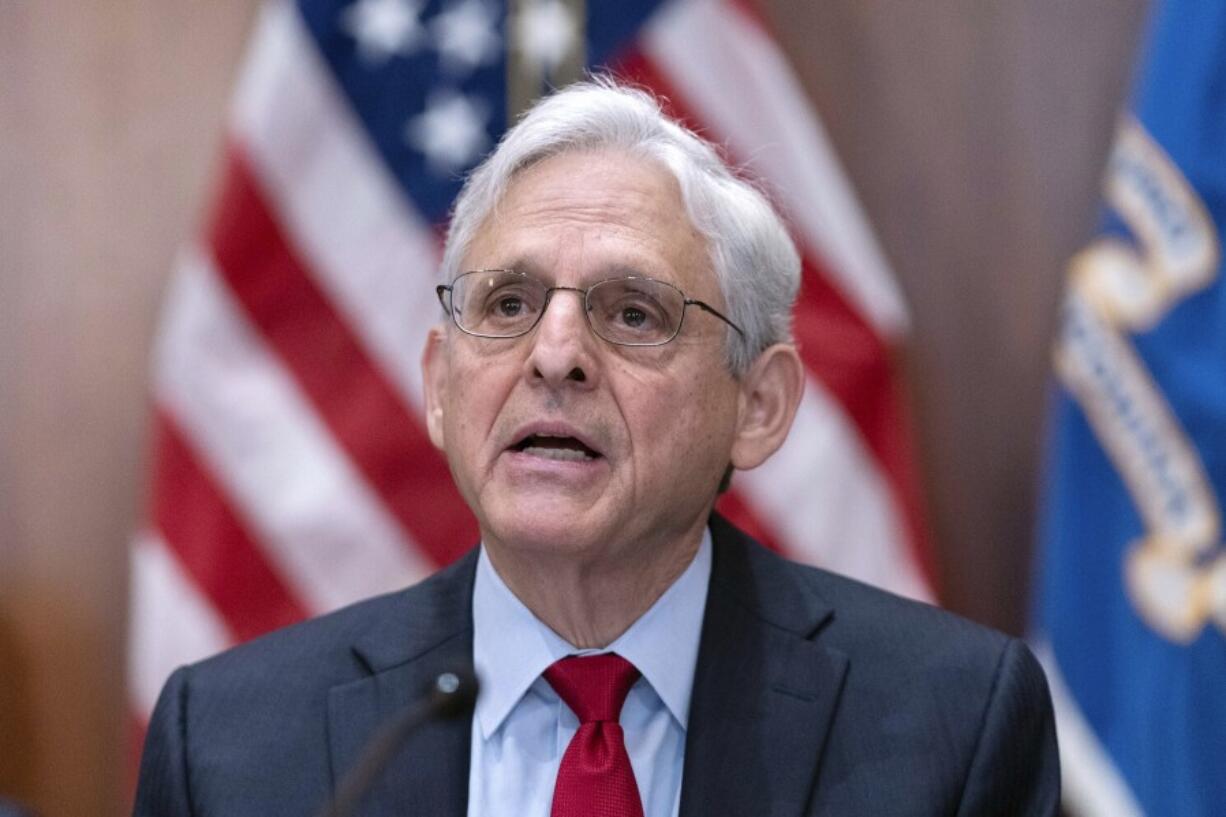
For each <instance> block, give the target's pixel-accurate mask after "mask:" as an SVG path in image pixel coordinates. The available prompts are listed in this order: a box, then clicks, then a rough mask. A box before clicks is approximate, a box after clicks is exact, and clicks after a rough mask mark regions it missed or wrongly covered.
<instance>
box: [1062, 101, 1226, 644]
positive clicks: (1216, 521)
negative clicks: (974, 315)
mask: <svg viewBox="0 0 1226 817" xmlns="http://www.w3.org/2000/svg"><path fill="white" fill-rule="evenodd" d="M1104 187H1105V197H1106V200H1107V203H1108V204H1109V205H1110V206H1111V207H1112V208H1113V209H1114V210H1115V212H1116V213H1117V214H1118V215H1119V217H1120V218H1121V219H1122V220H1123V222H1124V224H1125V225H1126V226H1127V227H1128V229H1129V230H1130V231H1131V233H1132V235H1133V237H1134V238H1135V240H1136V243H1135V245H1134V244H1131V243H1127V242H1124V241H1121V240H1118V239H1113V238H1102V239H1099V240H1097V241H1095V242H1094V243H1092V244H1091V245H1090V246H1089V247H1087V248H1086V249H1085V250H1083V251H1082V252H1080V253H1079V254H1078V255H1077V256H1076V257H1074V259H1073V260H1072V262H1071V264H1070V268H1069V278H1070V280H1069V287H1068V294H1067V296H1066V298H1065V302H1064V305H1063V309H1062V320H1061V328H1060V333H1059V337H1058V339H1057V342H1056V349H1055V368H1056V373H1057V376H1058V377H1059V378H1060V379H1061V381H1062V382H1063V383H1064V384H1065V385H1066V386H1067V387H1068V389H1069V391H1070V393H1071V394H1072V395H1073V398H1074V399H1075V400H1076V401H1077V403H1078V404H1079V405H1080V406H1081V408H1082V410H1083V411H1084V412H1085V416H1086V418H1087V420H1088V421H1089V423H1090V425H1091V427H1092V428H1093V430H1094V433H1095V435H1096V437H1097V438H1098V440H1099V442H1100V443H1101V444H1102V446H1103V449H1104V450H1105V451H1106V452H1107V455H1108V456H1109V457H1110V459H1111V461H1112V463H1113V464H1114V465H1115V467H1116V469H1117V470H1118V472H1119V474H1120V476H1121V478H1122V479H1123V481H1124V484H1125V486H1126V488H1127V490H1128V493H1129V495H1130V496H1131V498H1132V500H1133V503H1134V505H1135V506H1136V508H1137V511H1138V512H1139V514H1140V516H1141V518H1142V521H1143V523H1144V526H1145V534H1144V535H1143V536H1142V537H1141V538H1140V539H1138V540H1137V541H1135V542H1133V543H1131V544H1130V546H1129V548H1128V551H1127V553H1126V556H1125V559H1124V565H1123V574H1124V581H1125V586H1126V587H1127V590H1128V595H1129V598H1130V599H1131V600H1132V602H1133V605H1134V607H1135V608H1136V610H1137V612H1138V614H1139V615H1140V616H1141V618H1142V619H1143V620H1144V621H1145V622H1146V623H1147V624H1148V625H1149V626H1150V627H1151V628H1152V629H1153V630H1155V631H1156V632H1157V633H1159V634H1160V635H1162V636H1164V637H1165V638H1168V639H1170V640H1172V641H1176V642H1178V643H1189V642H1191V641H1192V640H1193V639H1195V638H1196V636H1197V635H1199V633H1200V632H1201V630H1202V629H1203V628H1204V626H1205V625H1206V623H1208V622H1209V621H1211V620H1212V621H1214V622H1216V624H1217V626H1218V627H1220V628H1222V629H1223V631H1226V552H1223V548H1222V547H1221V539H1222V525H1221V509H1220V503H1219V501H1218V499H1217V497H1216V496H1215V494H1214V490H1213V486H1212V484H1211V483H1210V481H1209V478H1208V477H1207V475H1206V474H1205V471H1204V466H1203V464H1202V463H1201V459H1200V456H1199V455H1198V454H1197V451H1196V448H1195V446H1194V445H1193V444H1192V443H1191V441H1190V440H1189V439H1188V437H1187V434H1186V433H1185V432H1184V429H1183V427H1182V426H1181V425H1180V423H1179V420H1178V418H1177V417H1176V416H1175V413H1174V412H1173V411H1172V410H1171V407H1170V405H1169V404H1168V403H1167V401H1166V399H1165V397H1164V396H1163V394H1162V391H1161V389H1160V388H1159V386H1158V384H1157V383H1156V382H1155V381H1154V378H1153V376H1152V375H1151V374H1150V372H1149V371H1148V369H1147V368H1146V366H1145V363H1144V361H1143V360H1142V359H1141V357H1140V356H1139V355H1138V354H1137V351H1136V349H1135V347H1134V345H1133V342H1132V339H1131V337H1130V336H1131V335H1132V334H1135V333H1137V332H1142V331H1145V330H1147V329H1150V328H1153V327H1154V326H1155V325H1156V324H1157V323H1158V322H1159V321H1160V320H1161V319H1162V318H1163V317H1164V316H1166V315H1167V314H1168V313H1169V312H1170V310H1171V309H1172V308H1174V307H1175V306H1176V305H1177V304H1178V303H1179V302H1181V301H1182V300H1183V299H1185V298H1187V297H1188V296H1190V295H1192V294H1194V293H1196V292H1197V291H1199V290H1201V289H1203V288H1204V287H1205V286H1207V285H1209V284H1210V283H1211V282H1212V281H1213V280H1214V278H1215V277H1216V275H1217V268H1218V263H1219V260H1220V250H1219V244H1218V237H1217V232H1216V230H1215V228H1214V225H1213V222H1212V220H1211V219H1210V218H1209V215H1208V214H1207V213H1206V211H1205V207H1204V204H1203V203H1202V201H1201V200H1200V198H1199V196H1198V195H1197V194H1196V191H1195V190H1193V189H1192V186H1191V185H1190V184H1188V181H1187V179H1186V178H1185V177H1184V176H1183V174H1182V173H1181V172H1180V171H1179V169H1178V168H1177V167H1176V166H1175V164H1174V163H1173V162H1172V161H1171V160H1170V158H1169V157H1168V156H1167V155H1166V153H1165V152H1164V151H1163V150H1162V148H1161V147H1159V146H1158V144H1157V143H1155V142H1154V140H1153V139H1152V138H1151V137H1150V135H1149V134H1148V133H1147V132H1146V131H1145V129H1144V128H1143V127H1142V126H1141V124H1140V123H1139V122H1137V121H1136V120H1133V119H1127V120H1125V121H1124V122H1122V123H1121V125H1120V128H1119V132H1118V134H1117V136H1116V142H1115V146H1114V148H1113V150H1112V154H1111V159H1110V161H1109V163H1108V167H1107V174H1106V179H1105V182H1104Z"/></svg>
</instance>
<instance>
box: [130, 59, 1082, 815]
mask: <svg viewBox="0 0 1226 817" xmlns="http://www.w3.org/2000/svg"><path fill="white" fill-rule="evenodd" d="M799 276H800V264H799V261H798V258H797V255H796V251H795V249H794V248H793V246H792V244H791V241H790V239H789V237H788V234H787V231H786V230H785V228H784V226H783V225H782V223H781V222H780V220H779V218H778V216H777V215H776V214H775V213H774V211H773V210H772V208H771V206H770V205H769V204H768V203H767V201H766V199H765V198H764V197H763V196H762V195H761V194H760V193H758V192H757V191H756V190H755V189H754V188H753V187H752V186H750V185H748V184H746V183H745V182H744V181H741V180H740V179H738V178H736V177H735V176H734V175H733V174H732V173H730V172H729V171H728V170H727V169H726V168H725V166H724V165H723V164H722V162H721V161H720V159H719V158H718V157H717V155H716V154H715V152H714V151H713V150H712V149H711V147H710V146H709V145H707V144H706V143H705V142H703V141H702V140H701V139H699V138H698V137H696V136H695V135H694V134H692V133H690V132H689V131H687V130H685V129H683V128H682V127H680V126H679V125H677V124H676V123H674V122H672V121H670V120H669V119H667V118H666V117H664V116H663V115H662V114H661V112H660V110H659V108H658V106H657V105H656V103H655V102H654V101H653V100H652V99H651V98H649V97H647V96H646V95H644V94H641V93H638V92H635V91H631V90H627V89H624V88H620V87H617V86H615V85H612V84H611V83H608V82H597V83H588V84H581V85H577V86H572V87H571V88H569V89H567V90H564V91H562V92H560V93H558V94H555V95H554V96H552V97H550V98H548V99H546V100H545V101H543V102H541V103H539V104H538V105H537V106H536V107H535V108H534V109H533V110H531V111H530V112H529V113H528V114H527V116H525V118H524V119H523V120H521V121H520V123H519V124H518V125H517V126H516V127H514V128H513V129H512V130H510V131H509V132H508V133H507V135H506V136H505V138H504V139H503V141H502V143H501V144H500V145H499V147H498V149H497V150H496V151H495V152H494V153H493V155H491V156H490V157H489V159H488V160H487V161H486V162H485V163H484V164H483V165H482V166H481V167H480V168H479V169H478V170H476V171H475V172H474V173H473V175H472V177H471V178H470V179H469V180H468V182H467V184H466V185H465V187H464V190H463V192H462V193H461V195H460V197H459V199H458V200H457V204H456V210H455V214H454V218H453V220H452V225H451V229H450V232H449V235H448V238H447V245H446V250H445V254H444V260H443V280H444V281H445V283H444V284H443V285H441V286H439V287H438V296H439V299H440V301H441V303H442V308H443V313H444V315H445V320H444V321H443V322H441V323H440V325H439V326H437V327H435V328H434V329H432V330H431V332H430V336H429V340H428V343H427V347H426V351H425V354H424V359H423V367H424V375H425V380H424V382H425V391H426V398H427V400H426V402H427V422H428V427H429V431H430V437H431V439H432V440H433V441H434V443H435V444H436V445H438V446H439V447H440V448H441V449H442V450H443V451H444V452H445V453H446V456H447V459H448V462H449V464H450V467H451V472H452V475H453V477H454V479H455V482H456V484H457V486H458V487H459V489H460V492H461V494H462V495H463V496H464V499H465V501H466V502H467V503H468V505H469V507H471V508H472V511H473V513H474V514H475V515H476V518H477V521H478V523H479V526H480V530H481V544H480V547H479V548H477V549H474V550H473V552H471V553H470V554H469V555H468V556H467V557H466V558H464V559H462V560H461V561H460V562H458V563H457V564H456V565H454V566H452V567H450V568H448V569H446V570H444V571H443V572H441V573H439V574H438V575H436V576H434V577H433V578H431V579H429V580H427V581H426V582H423V583H422V584H420V585H417V586H415V587H412V588H409V589H408V590H404V591H402V592H400V593H396V594H393V595H389V596H385V597H381V598H377V599H373V600H370V601H367V602H363V603H360V604H357V605H355V606H353V607H350V608H347V609H344V610H341V611H340V612H337V613H334V614H331V615H328V616H324V617H322V618H319V619H316V620H314V621H310V622H307V623H304V624H301V625H298V626H295V627H291V628H289V629H287V630H283V631H281V632H278V633H275V634H273V635H271V636H268V637H265V638H262V639H259V640H257V641H255V642H252V643H250V644H247V645H244V646H241V647H238V648H236V649H234V650H231V651H229V652H227V653H225V654H223V655H221V656H219V657H216V658H213V659H210V660H208V661H204V662H202V663H200V664H197V665H193V666H190V667H185V668H182V669H180V670H178V671H177V672H176V673H175V674H174V675H173V676H172V677H171V679H170V681H169V682H168V683H167V685H166V688H165V690H164V691H163V693H162V696H161V699H160V700H159V703H158V705H157V709H156V711H155V712H154V715H153V719H152V722H151V725H150V729H149V736H148V739H147V742H146V746H145V753H144V758H143V761H142V766H141V778H140V784H139V791H138V795H137V805H136V814H138V815H149V816H150V817H153V815H188V814H191V815H199V816H200V817H203V816H204V815H270V814H286V815H308V814H311V813H313V812H315V811H316V810H317V809H318V807H319V805H320V804H321V803H323V802H325V801H327V800H328V799H329V798H330V797H331V796H332V793H333V791H334V789H335V786H336V784H337V781H338V780H340V779H341V778H342V777H343V776H344V775H345V774H346V772H347V771H349V770H350V769H352V768H353V766H354V764H355V763H356V762H357V759H358V758H359V756H360V755H361V753H362V751H363V748H364V747H365V746H366V745H367V744H368V743H369V742H370V740H371V738H372V736H373V735H374V734H375V733H376V732H377V731H378V729H379V727H380V726H381V725H382V724H384V723H385V722H387V721H388V720H390V719H391V718H393V717H394V716H395V715H396V714H397V713H398V712H400V711H401V710H402V709H403V708H404V707H406V706H408V705H409V704H411V703H412V702H413V701H414V700H415V699H417V698H419V697H420V696H421V694H422V690H423V689H424V688H425V687H426V686H427V684H428V682H429V681H430V679H433V678H434V677H436V676H437V675H438V674H439V673H440V672H444V671H446V670H448V669H450V668H453V667H456V666H466V665H472V666H474V667H475V669H476V672H477V675H478V676H479V678H480V680H481V683H482V693H481V696H480V698H479V699H478V702H477V705H476V709H475V711H474V712H473V713H472V716H471V717H465V718H460V719H456V720H451V721H448V720H442V719H439V720H435V721H431V722H428V723H426V724H424V725H423V726H422V728H420V729H418V730H416V731H415V732H413V733H412V734H410V735H409V736H408V737H407V738H406V740H405V742H404V745H403V747H401V748H400V749H399V750H398V751H397V752H396V753H395V754H394V756H393V759H392V761H391V763H390V765H389V767H388V768H387V769H386V771H385V772H384V773H383V774H382V775H381V776H380V777H379V778H378V779H377V780H375V781H374V783H373V785H372V786H371V788H370V790H369V791H368V792H367V793H366V794H365V796H364V798H363V800H362V810H361V812H360V813H362V814H368V815H388V816H389V817H390V815H404V816H405V817H411V816H412V815H430V817H463V815H472V817H512V816H513V817H546V815H549V817H592V816H594V815H599V816H600V817H615V816H616V817H669V816H670V815H682V817H708V816H712V817H713V816H715V815H754V816H755V817H756V816H758V815H778V816H779V817H784V815H788V816H789V817H801V815H873V817H882V816H883V815H899V817H902V815H916V816H917V817H918V816H919V815H1054V814H1056V813H1057V809H1058V801H1059V775H1058V771H1057V758H1056V747H1055V737H1054V728H1053V723H1052V715H1051V705H1050V701H1049V699H1048V693H1047V688H1046V684H1045V682H1044V679H1043V675H1042V672H1041V670H1040V669H1039V668H1038V665H1037V664H1036V663H1035V661H1034V659H1033V658H1032V657H1031V656H1030V654H1029V653H1028V651H1027V650H1026V648H1025V647H1024V646H1023V645H1022V644H1020V643H1019V642H1018V641H1016V640H1013V639H1010V638H1008V637H1006V636H1003V635H1000V634H998V633H995V632H992V631H990V630H986V629H984V628H981V627H978V626H976V625H974V624H971V623H968V622H966V621H963V620H961V619H959V618H957V617H955V616H953V615H950V614H948V613H944V612H941V611H939V610H936V609H934V608H931V607H928V606H926V605H921V604H917V603H914V602H909V601H905V600H902V599H899V598H896V597H894V596H891V595H889V594H886V593H883V592H881V591H877V590H874V589H871V588H868V587H865V586H863V585H860V584H858V583H855V582H852V581H850V580H847V579H843V578H840V577H837V576H834V575H831V574H829V573H826V572H823V571H821V570H816V569H813V568H807V567H801V566H798V565H795V564H791V563H789V562H786V561H784V560H782V559H780V558H779V557H777V556H775V555H773V554H771V553H769V552H767V551H766V550H765V549H763V548H762V547H761V546H760V545H758V544H756V543H755V542H753V541H752V540H751V539H749V538H748V537H747V536H745V535H744V534H742V533H740V532H739V531H737V530H736V529H735V528H733V527H732V526H730V525H729V524H728V523H727V522H725V521H724V520H722V519H721V518H720V517H719V516H717V515H714V514H713V511H712V507H713V505H714V503H715V500H716V497H717V496H718V494H719V492H720V490H721V489H722V487H724V486H725V485H726V483H727V481H728V479H730V477H731V475H732V472H733V471H734V470H736V469H748V468H753V467H755V466H757V465H759V464H760V463H762V462H763V461H764V460H765V459H766V458H768V457H769V456H771V454H772V453H774V452H775V450H776V449H778V447H779V446H780V445H781V444H782V442H783V440H784V438H785V436H786V435H787V433H788V429H789V427H790V425H791V422H792V418H793V415H794V413H795V411H796V406H797V403H798V402H799V400H800V397H801V391H802V388H803V382H804V378H803V370H802V367H801V363H800V361H799V358H798V356H797V353H796V350H795V348H794V346H793V345H792V343H791V334H790V322H791V310H792V304H793V301H794V299H795V296H796V291H797V286H798V282H799ZM820 455H821V452H814V456H820ZM846 546H847V547H855V546H856V543H855V542H848V543H846Z"/></svg>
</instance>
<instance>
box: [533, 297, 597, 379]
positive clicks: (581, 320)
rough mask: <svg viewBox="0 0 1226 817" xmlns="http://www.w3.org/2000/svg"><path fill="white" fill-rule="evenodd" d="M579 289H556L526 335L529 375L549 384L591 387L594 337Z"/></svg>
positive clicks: (593, 373)
mask: <svg viewBox="0 0 1226 817" xmlns="http://www.w3.org/2000/svg"><path fill="white" fill-rule="evenodd" d="M586 313H587V310H586V307H585V305H584V296H583V293H582V292H579V291H576V290H573V289H555V290H554V291H553V292H552V293H550V297H549V302H548V303H547V304H546V305H545V313H544V314H543V315H541V320H540V322H539V323H538V324H537V325H536V329H535V330H534V331H533V332H532V334H531V335H530V336H529V338H530V342H531V344H532V349H531V352H530V353H529V355H528V360H527V365H528V366H529V367H530V371H529V372H528V374H529V375H530V376H531V377H532V378H534V379H540V380H543V381H544V382H545V383H547V384H549V385H551V386H559V385H562V384H563V383H567V382H570V383H583V384H585V385H588V386H591V385H593V384H594V377H595V375H596V361H595V355H596V349H595V348H594V347H595V344H596V343H597V340H596V338H595V336H594V335H593V334H592V330H591V329H590V327H589V326H588V322H587V314H586Z"/></svg>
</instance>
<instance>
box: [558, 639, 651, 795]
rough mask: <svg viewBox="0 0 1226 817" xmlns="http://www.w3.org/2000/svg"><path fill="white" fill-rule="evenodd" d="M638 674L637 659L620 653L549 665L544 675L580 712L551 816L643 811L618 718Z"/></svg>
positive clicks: (559, 770) (567, 702)
mask: <svg viewBox="0 0 1226 817" xmlns="http://www.w3.org/2000/svg"><path fill="white" fill-rule="evenodd" d="M638 677H639V671H638V670H637V669H635V668H634V665H633V664H631V663H630V662H629V661H627V660H626V659H625V658H622V657H621V656H620V655H617V654H615V653H603V654H601V655H589V656H574V655H572V656H571V657H569V658H563V659H562V660H561V661H558V662H557V663H555V664H554V665H553V666H551V667H550V668H549V669H547V670H545V680H546V681H548V682H549V685H550V686H552V687H553V689H554V691H555V692H557V693H558V696H559V697H560V698H561V699H562V700H563V701H565V702H566V705H567V706H569V707H570V708H571V711H572V712H574V713H575V715H576V716H578V718H579V731H578V732H576V733H575V736H574V737H573V738H571V741H570V745H569V746H567V747H566V753H565V754H564V755H562V765H561V766H560V767H558V783H557V786H556V787H555V788H554V791H553V810H552V811H551V812H550V814H551V817H643V801H642V800H641V799H640V798H639V787H638V784H636V783H635V782H634V769H632V768H630V755H628V754H626V739H625V736H624V735H623V733H622V727H621V724H620V723H618V722H617V720H618V718H619V717H620V716H621V711H622V704H624V703H625V702H626V694H627V693H628V692H629V691H630V687H632V686H634V682H635V681H637V680H638Z"/></svg>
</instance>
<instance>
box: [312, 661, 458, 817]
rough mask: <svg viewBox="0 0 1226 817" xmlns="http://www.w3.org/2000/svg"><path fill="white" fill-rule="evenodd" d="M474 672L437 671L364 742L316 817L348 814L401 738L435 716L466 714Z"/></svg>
mask: <svg viewBox="0 0 1226 817" xmlns="http://www.w3.org/2000/svg"><path fill="white" fill-rule="evenodd" d="M477 691H478V685H477V676H476V675H474V674H473V673H472V670H468V669H454V670H450V671H448V672H443V673H440V674H439V676H438V677H437V678H435V679H434V680H433V681H432V682H431V683H430V687H429V688H428V690H427V691H426V695H425V697H424V698H422V699H421V700H418V701H416V702H414V703H413V704H412V705H411V706H408V707H406V708H405V709H404V710H403V711H402V712H401V713H400V714H399V715H397V716H396V718H395V719H394V720H392V721H391V722H390V723H388V724H387V725H386V726H384V727H383V728H382V729H380V730H379V731H378V732H377V733H376V734H375V736H374V738H372V739H371V741H370V743H368V744H366V748H365V749H364V750H363V752H362V756H361V757H360V758H359V759H358V762H357V763H356V764H354V766H353V768H352V769H350V770H349V772H348V773H347V774H346V775H345V776H344V777H343V778H342V779H341V783H340V785H339V786H338V787H337V789H336V796H335V797H334V798H333V799H332V800H331V802H329V803H327V804H325V805H324V808H323V809H322V810H321V811H320V812H319V817H349V816H350V815H352V814H353V813H354V811H355V810H356V809H357V807H358V804H359V803H360V802H361V800H362V797H363V796H364V795H365V794H366V792H367V790H368V789H370V787H371V785H372V784H373V783H374V782H375V780H376V779H378V777H379V775H380V773H382V772H383V769H384V767H385V766H387V763H388V761H389V760H391V759H392V755H393V754H395V752H396V750H397V749H399V748H400V746H401V744H403V743H404V741H405V739H406V738H407V737H408V736H409V735H411V734H413V732H415V731H417V730H418V729H419V728H420V727H421V726H422V725H423V724H426V723H428V722H430V721H432V720H434V719H435V718H440V719H444V720H449V719H451V718H458V717H460V716H462V715H466V714H468V713H469V712H471V711H472V709H473V706H474V705H475V704H476V702H477Z"/></svg>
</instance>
